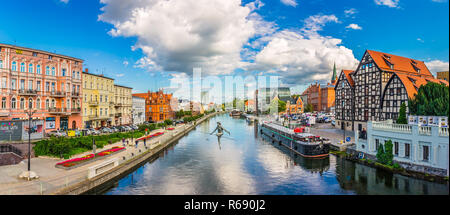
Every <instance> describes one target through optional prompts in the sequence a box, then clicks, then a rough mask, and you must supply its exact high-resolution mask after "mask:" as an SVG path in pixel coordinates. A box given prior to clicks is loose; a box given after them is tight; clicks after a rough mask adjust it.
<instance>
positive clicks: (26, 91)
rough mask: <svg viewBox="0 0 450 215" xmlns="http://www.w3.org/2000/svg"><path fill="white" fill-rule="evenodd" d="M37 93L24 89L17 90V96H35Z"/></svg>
mask: <svg viewBox="0 0 450 215" xmlns="http://www.w3.org/2000/svg"><path fill="white" fill-rule="evenodd" d="M37 93H38V91H37V90H25V89H20V90H19V95H20V96H36V95H37Z"/></svg>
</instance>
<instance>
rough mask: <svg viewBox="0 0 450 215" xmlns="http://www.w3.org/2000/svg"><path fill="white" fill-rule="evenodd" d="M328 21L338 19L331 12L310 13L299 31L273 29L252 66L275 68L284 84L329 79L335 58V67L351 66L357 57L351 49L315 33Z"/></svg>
mask: <svg viewBox="0 0 450 215" xmlns="http://www.w3.org/2000/svg"><path fill="white" fill-rule="evenodd" d="M328 22H338V19H337V18H336V17H335V16H334V15H326V16H319V15H316V16H311V17H309V18H308V19H306V20H305V23H304V27H303V28H302V29H300V30H298V31H293V30H283V31H280V32H277V33H275V34H274V35H272V36H270V37H269V42H268V44H267V45H266V46H265V47H264V48H263V49H262V50H261V51H260V52H259V53H257V55H256V56H255V64H254V65H253V66H255V68H256V69H259V70H263V71H267V70H269V71H270V70H275V71H277V72H278V74H279V75H281V76H282V77H283V80H285V82H286V83H287V84H304V83H310V82H313V81H316V80H318V81H324V80H329V79H331V73H332V68H333V63H334V62H336V66H337V68H340V69H354V67H355V66H356V65H357V63H358V60H356V59H355V57H354V55H353V52H352V50H350V49H348V48H346V47H344V46H342V45H341V43H342V40H340V39H336V38H333V37H328V36H322V35H320V34H318V32H317V31H319V30H322V28H323V26H324V25H325V24H326V23H328Z"/></svg>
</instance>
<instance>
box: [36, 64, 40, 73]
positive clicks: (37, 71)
mask: <svg viewBox="0 0 450 215" xmlns="http://www.w3.org/2000/svg"><path fill="white" fill-rule="evenodd" d="M36 74H38V75H40V74H41V65H39V64H38V65H37V66H36Z"/></svg>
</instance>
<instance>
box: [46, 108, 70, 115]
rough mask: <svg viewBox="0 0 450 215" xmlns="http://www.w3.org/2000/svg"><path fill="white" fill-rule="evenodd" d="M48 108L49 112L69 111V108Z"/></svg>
mask: <svg viewBox="0 0 450 215" xmlns="http://www.w3.org/2000/svg"><path fill="white" fill-rule="evenodd" d="M47 110H48V112H49V113H54V114H55V113H56V114H59V113H66V112H67V108H48V109H47Z"/></svg>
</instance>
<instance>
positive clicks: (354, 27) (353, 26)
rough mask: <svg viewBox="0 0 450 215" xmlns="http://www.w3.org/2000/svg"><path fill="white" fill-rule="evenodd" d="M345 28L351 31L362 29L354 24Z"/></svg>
mask: <svg viewBox="0 0 450 215" xmlns="http://www.w3.org/2000/svg"><path fill="white" fill-rule="evenodd" d="M345 28H351V29H353V30H361V29H362V28H361V26H359V25H358V24H354V23H352V24H350V25H348V26H347V27H345Z"/></svg>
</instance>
